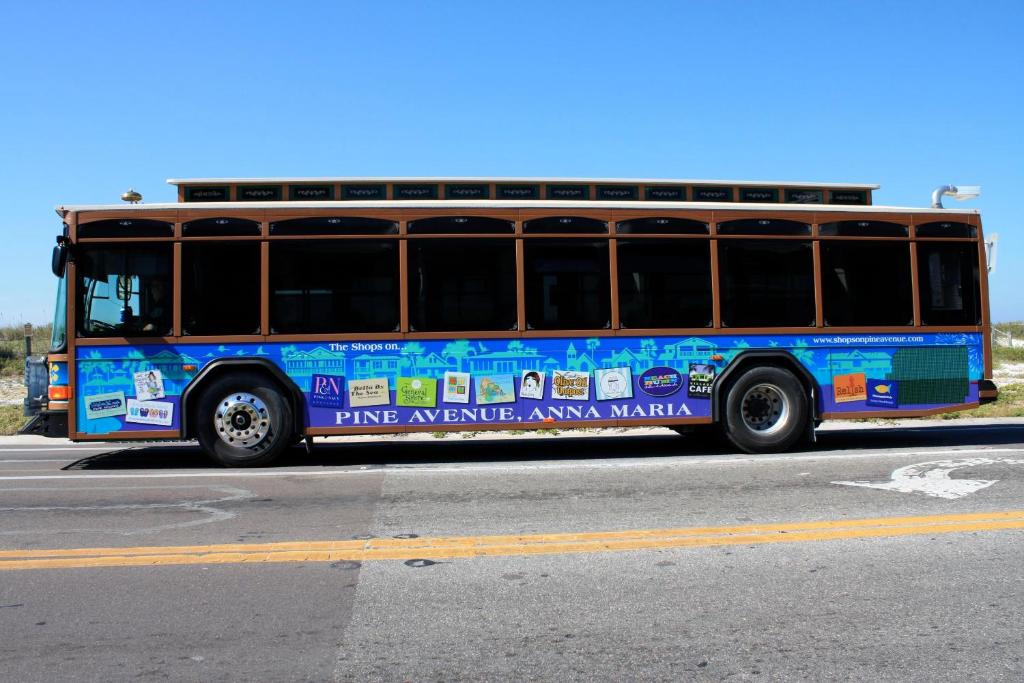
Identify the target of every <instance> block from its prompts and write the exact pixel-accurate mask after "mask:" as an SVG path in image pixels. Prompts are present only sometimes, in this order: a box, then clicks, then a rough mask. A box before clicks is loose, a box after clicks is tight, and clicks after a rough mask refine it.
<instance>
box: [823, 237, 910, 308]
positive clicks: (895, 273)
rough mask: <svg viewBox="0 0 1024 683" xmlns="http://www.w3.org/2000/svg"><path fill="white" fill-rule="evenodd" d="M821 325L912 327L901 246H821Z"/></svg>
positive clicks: (906, 259) (906, 249)
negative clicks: (822, 319)
mask: <svg viewBox="0 0 1024 683" xmlns="http://www.w3.org/2000/svg"><path fill="white" fill-rule="evenodd" d="M821 283H822V295H823V303H824V308H825V311H824V312H825V324H826V325H912V324H913V323H914V306H913V301H912V292H911V279H910V244H909V243H907V242H853V241H850V242H847V241H845V240H842V241H840V240H834V241H822V243H821Z"/></svg>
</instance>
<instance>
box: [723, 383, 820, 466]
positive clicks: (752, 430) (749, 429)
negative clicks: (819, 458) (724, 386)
mask: <svg viewBox="0 0 1024 683" xmlns="http://www.w3.org/2000/svg"><path fill="white" fill-rule="evenodd" d="M808 412H809V411H808V405H807V394H806V392H805V391H804V388H803V386H802V385H801V384H800V382H799V380H797V378H796V377H794V376H793V373H791V372H790V371H789V370H785V369H783V368H780V367H774V366H763V367H754V368H751V369H749V370H747V371H745V372H744V373H743V374H742V375H740V376H739V377H737V378H736V380H735V381H734V382H732V383H731V385H730V386H729V388H728V392H727V393H726V396H725V420H724V425H723V426H724V428H725V435H726V436H727V437H728V438H729V441H731V442H732V444H733V445H734V446H736V447H737V448H739V449H740V450H742V451H745V452H747V453H778V452H780V451H785V450H789V449H790V448H792V447H793V446H795V445H796V444H797V443H798V442H799V441H800V440H801V439H802V438H803V437H804V435H805V434H806V433H807V426H808V423H807V421H808V417H809V416H808Z"/></svg>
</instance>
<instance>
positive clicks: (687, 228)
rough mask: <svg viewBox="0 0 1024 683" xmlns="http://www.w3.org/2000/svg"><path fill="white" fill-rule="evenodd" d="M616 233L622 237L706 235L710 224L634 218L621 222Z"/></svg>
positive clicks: (680, 219) (669, 219) (678, 219)
mask: <svg viewBox="0 0 1024 683" xmlns="http://www.w3.org/2000/svg"><path fill="white" fill-rule="evenodd" d="M615 232H617V233H619V234H620V235H628V234H638V235H706V234H708V224H707V223H701V222H700V221H692V220H688V219H686V218H633V219H631V220H628V221H619V222H618V223H617V224H616V225H615Z"/></svg>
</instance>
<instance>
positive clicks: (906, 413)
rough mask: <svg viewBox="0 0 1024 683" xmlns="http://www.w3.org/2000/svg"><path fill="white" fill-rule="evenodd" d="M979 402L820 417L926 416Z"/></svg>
mask: <svg viewBox="0 0 1024 683" xmlns="http://www.w3.org/2000/svg"><path fill="white" fill-rule="evenodd" d="M979 405H981V404H980V403H978V402H977V401H972V402H971V403H963V404H961V405H956V406H946V407H942V408H921V409H917V410H877V411H875V410H858V411H854V412H849V413H838V412H836V413H822V414H821V417H822V418H823V419H825V420H860V419H872V418H889V417H897V418H898V417H927V416H929V415H941V414H942V413H955V412H959V411H961V410H971V409H972V408H977V407H978V406H979Z"/></svg>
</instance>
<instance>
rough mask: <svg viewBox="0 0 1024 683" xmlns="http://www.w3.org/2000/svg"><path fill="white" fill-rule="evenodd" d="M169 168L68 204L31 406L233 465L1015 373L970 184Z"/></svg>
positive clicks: (835, 414)
mask: <svg viewBox="0 0 1024 683" xmlns="http://www.w3.org/2000/svg"><path fill="white" fill-rule="evenodd" d="M168 182H169V183H171V184H172V185H174V186H175V187H176V188H177V193H178V197H177V201H176V202H173V203H160V204H145V203H139V202H134V203H130V204H113V205H110V204H105V205H89V206H62V207H59V208H58V209H57V212H58V214H59V216H60V217H61V219H62V222H63V230H62V232H61V233H60V235H58V237H57V247H55V249H54V254H53V263H52V266H53V271H54V274H55V275H57V277H59V285H58V296H57V304H56V312H55V324H54V333H53V344H52V349H51V350H50V353H49V355H48V357H47V359H46V362H47V364H48V374H47V376H48V382H49V386H48V392H47V396H48V401H47V402H46V404H45V406H43V407H42V408H41V409H40V410H39V412H38V414H37V415H36V416H35V417H34V418H33V419H32V420H31V421H30V422H29V424H28V426H27V427H26V428H25V430H24V431H25V432H28V433H36V434H45V435H49V436H60V437H67V438H70V439H71V440H73V441H131V440H154V439H170V440H182V439H184V440H198V442H199V444H200V445H201V446H202V448H203V450H204V451H205V452H206V453H207V454H208V455H209V456H210V457H212V458H213V459H214V460H216V461H217V462H219V463H221V464H223V465H227V466H250V465H262V464H266V463H268V462H270V461H272V460H273V459H274V458H276V457H277V456H279V455H280V454H281V453H282V452H283V451H285V450H286V449H288V448H290V447H292V446H295V445H297V444H299V443H301V442H302V441H305V442H306V444H307V447H309V446H310V445H311V443H312V439H313V438H314V437H317V436H328V435H345V434H387V433H402V432H420V431H459V430H518V429H550V428H554V427H558V428H576V427H627V426H645V425H646V426H667V427H672V428H675V429H676V430H677V431H685V430H689V429H693V428H694V427H695V426H697V425H709V426H710V425H715V426H717V427H718V428H719V429H720V430H722V431H723V432H724V433H725V435H726V436H727V437H728V439H729V440H730V441H731V442H732V444H734V445H735V446H736V447H737V448H738V449H741V450H743V451H746V452H750V453H766V452H778V451H784V450H787V449H791V448H793V447H795V446H797V445H799V444H801V443H806V442H808V441H810V440H813V438H814V433H815V428H816V427H817V426H818V425H820V423H821V422H822V421H823V420H828V419H835V418H895V417H914V416H926V415H935V414H939V413H945V412H950V411H956V410H964V409H969V408H972V407H975V406H978V405H979V404H981V403H984V402H987V401H992V400H995V398H996V396H997V389H996V387H995V385H994V383H993V382H992V380H991V377H992V356H991V326H990V320H989V313H988V285H987V266H986V250H985V242H984V237H983V235H982V228H981V220H980V215H979V213H978V212H977V211H974V210H952V209H943V208H937V209H936V208H898V207H889V206H879V205H875V204H874V203H873V194H874V192H875V191H876V190H877V189H878V186H877V185H850V184H835V183H782V182H770V181H769V182H763V181H762V182H737V181H707V180H705V181H699V180H644V179H633V180H630V179H589V178H583V179H555V178H270V179H267V178H264V179H244V178H219V179H217V178H215V179H186V180H170V181H168ZM134 198H135V199H137V198H138V197H134Z"/></svg>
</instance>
